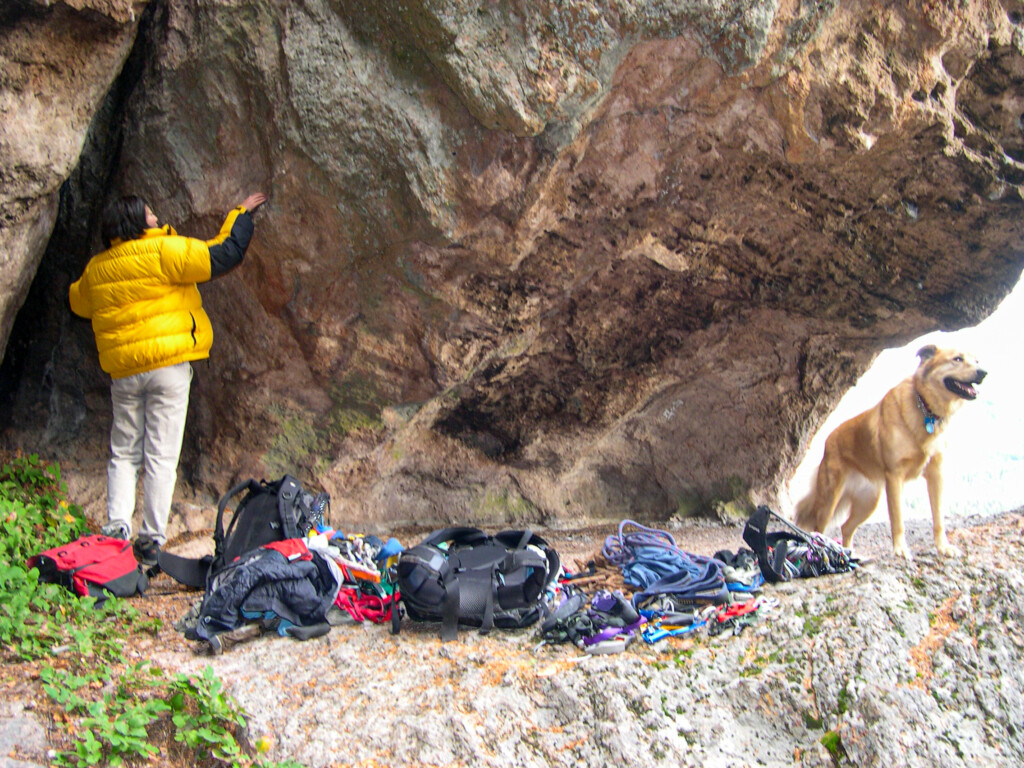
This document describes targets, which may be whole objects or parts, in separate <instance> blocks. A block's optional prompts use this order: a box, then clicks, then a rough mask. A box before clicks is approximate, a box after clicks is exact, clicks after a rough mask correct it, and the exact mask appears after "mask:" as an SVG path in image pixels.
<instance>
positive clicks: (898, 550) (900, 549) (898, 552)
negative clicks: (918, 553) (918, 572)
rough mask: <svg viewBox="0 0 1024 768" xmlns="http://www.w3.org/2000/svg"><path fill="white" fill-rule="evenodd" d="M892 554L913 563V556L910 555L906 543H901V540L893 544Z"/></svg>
mask: <svg viewBox="0 0 1024 768" xmlns="http://www.w3.org/2000/svg"><path fill="white" fill-rule="evenodd" d="M892 553H893V554H894V555H895V556H896V557H902V558H903V559H904V560H906V561H907V562H908V563H909V562H913V560H914V556H913V555H912V554H910V549H909V548H908V547H907V542H905V541H903V540H902V539H900V540H899V541H894V542H893V545H892Z"/></svg>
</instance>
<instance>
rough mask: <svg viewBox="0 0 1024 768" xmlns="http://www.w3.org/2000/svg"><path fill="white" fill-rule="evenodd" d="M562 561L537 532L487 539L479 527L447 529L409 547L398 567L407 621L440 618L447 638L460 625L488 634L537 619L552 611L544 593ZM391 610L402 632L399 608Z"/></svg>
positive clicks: (504, 533)
mask: <svg viewBox="0 0 1024 768" xmlns="http://www.w3.org/2000/svg"><path fill="white" fill-rule="evenodd" d="M560 565H561V564H560V562H559V559H558V553H557V552H555V550H554V549H552V548H551V547H550V546H549V545H548V543H547V542H546V541H544V539H542V538H541V537H540V536H538V535H537V534H535V533H532V532H531V531H502V532H501V533H496V534H494V535H493V536H488V535H487V534H485V533H484V532H483V531H481V530H479V529H478V528H445V529H443V530H439V531H435V532H434V533H432V534H430V535H429V536H428V537H427V538H426V539H424V540H423V541H422V542H420V543H419V544H418V545H416V546H415V547H412V548H410V549H406V550H404V551H403V552H402V554H401V555H399V558H398V563H397V565H396V566H395V569H396V580H397V584H398V590H399V593H400V594H401V601H402V605H403V606H404V607H405V610H406V612H407V613H408V615H409V618H410V619H413V620H415V621H440V622H441V639H442V640H444V641H447V640H454V639H455V637H456V636H457V632H458V625H459V624H467V625H470V626H474V627H480V632H481V633H484V634H486V633H487V632H488V631H490V630H491V628H492V627H498V628H500V629H518V628H520V627H527V626H529V625H531V624H533V623H535V622H536V621H538V620H539V619H540V618H542V617H543V616H545V615H546V614H547V609H546V604H545V601H544V594H545V592H546V590H547V588H548V587H549V586H550V585H551V583H552V582H553V581H554V580H555V578H556V577H557V576H558V572H559V569H560ZM391 615H392V631H393V632H398V630H399V622H400V619H399V612H398V611H392V614H391Z"/></svg>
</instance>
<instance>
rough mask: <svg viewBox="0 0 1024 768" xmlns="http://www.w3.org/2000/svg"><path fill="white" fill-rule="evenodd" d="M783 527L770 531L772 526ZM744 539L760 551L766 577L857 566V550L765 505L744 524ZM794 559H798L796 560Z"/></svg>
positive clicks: (783, 577)
mask: <svg viewBox="0 0 1024 768" xmlns="http://www.w3.org/2000/svg"><path fill="white" fill-rule="evenodd" d="M779 526H781V527H782V528H783V530H781V531H772V532H769V531H768V529H769V527H779ZM743 541H745V542H746V543H747V545H748V546H749V547H750V548H751V549H752V550H753V551H754V554H755V555H757V563H758V565H759V566H760V567H761V575H762V576H764V580H765V581H767V582H769V583H771V584H777V583H778V582H780V581H789V580H790V579H793V578H807V577H810V576H822V575H824V574H829V573H846V572H847V571H851V570H853V569H855V568H856V567H857V565H858V560H857V558H855V557H854V556H853V553H852V552H851V551H850V550H849V549H846V548H845V547H843V546H841V545H840V544H838V543H837V542H835V541H832V540H831V539H828V538H826V537H825V536H823V535H821V534H820V533H811V532H808V531H805V530H804V529H803V528H798V527H797V526H795V525H793V523H791V522H789V521H788V520H786V518H784V517H782V516H781V515H779V514H777V513H776V512H773V511H772V510H771V509H769V508H768V507H766V506H764V505H761V506H759V507H758V508H757V509H756V510H754V513H753V514H752V515H751V516H750V518H749V519H748V520H747V524H746V525H745V526H744V527H743ZM794 560H795V561H796V562H794Z"/></svg>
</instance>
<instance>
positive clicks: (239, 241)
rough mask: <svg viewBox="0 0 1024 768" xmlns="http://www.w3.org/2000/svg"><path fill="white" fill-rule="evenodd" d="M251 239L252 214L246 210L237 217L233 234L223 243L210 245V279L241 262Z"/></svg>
mask: <svg viewBox="0 0 1024 768" xmlns="http://www.w3.org/2000/svg"><path fill="white" fill-rule="evenodd" d="M251 239H252V215H251V214H250V213H249V212H248V211H246V212H244V213H240V214H238V216H236V217H235V223H234V224H232V225H231V234H230V235H228V236H227V237H226V238H224V242H223V243H221V244H220V245H211V246H210V279H211V280H212V279H213V278H215V277H220V276H221V275H223V274H224V273H225V272H230V271H231V270H232V269H234V268H235V267H237V266H238V265H239V264H241V263H242V257H243V256H245V249H246V248H248V247H249V240H251Z"/></svg>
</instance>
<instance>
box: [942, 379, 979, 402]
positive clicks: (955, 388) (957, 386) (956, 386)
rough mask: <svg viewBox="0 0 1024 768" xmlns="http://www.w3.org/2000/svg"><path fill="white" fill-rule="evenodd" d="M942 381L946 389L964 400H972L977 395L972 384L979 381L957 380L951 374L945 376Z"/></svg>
mask: <svg viewBox="0 0 1024 768" xmlns="http://www.w3.org/2000/svg"><path fill="white" fill-rule="evenodd" d="M942 383H943V384H945V385H946V389H948V390H949V391H950V392H952V393H953V394H954V395H957V396H958V397H962V398H963V399H964V400H974V399H975V398H976V397H977V396H978V390H976V389H975V388H974V385H975V384H976V383H979V382H974V381H957V380H956V379H954V378H953V377H952V376H947V377H946V378H945V379H943V381H942Z"/></svg>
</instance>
